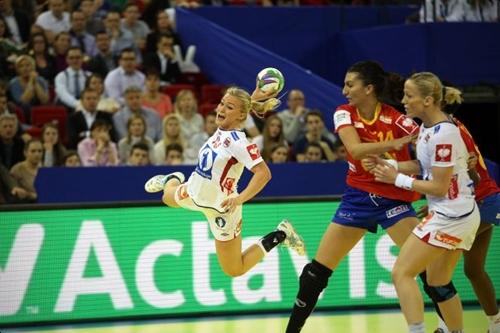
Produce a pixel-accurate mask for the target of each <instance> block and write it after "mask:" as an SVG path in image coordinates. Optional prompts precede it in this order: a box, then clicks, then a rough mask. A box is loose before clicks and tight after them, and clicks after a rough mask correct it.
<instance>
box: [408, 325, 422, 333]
mask: <svg viewBox="0 0 500 333" xmlns="http://www.w3.org/2000/svg"><path fill="white" fill-rule="evenodd" d="M408 332H410V333H425V325H424V323H419V324H410V325H408Z"/></svg>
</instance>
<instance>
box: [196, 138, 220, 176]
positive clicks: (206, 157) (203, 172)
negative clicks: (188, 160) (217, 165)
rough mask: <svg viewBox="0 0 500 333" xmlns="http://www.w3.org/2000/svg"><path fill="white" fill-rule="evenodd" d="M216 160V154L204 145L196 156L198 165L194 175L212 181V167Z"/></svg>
mask: <svg viewBox="0 0 500 333" xmlns="http://www.w3.org/2000/svg"><path fill="white" fill-rule="evenodd" d="M216 158H217V153H216V152H215V151H213V150H212V148H210V146H209V145H208V144H206V145H205V146H204V147H203V148H202V149H201V150H200V153H199V154H198V165H197V166H196V170H195V171H196V173H198V174H199V175H200V176H202V177H204V178H208V179H212V167H213V166H214V161H215V159H216Z"/></svg>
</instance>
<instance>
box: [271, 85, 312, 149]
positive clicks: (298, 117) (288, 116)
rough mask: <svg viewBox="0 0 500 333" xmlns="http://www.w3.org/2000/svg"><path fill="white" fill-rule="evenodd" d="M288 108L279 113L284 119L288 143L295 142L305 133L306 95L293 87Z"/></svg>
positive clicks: (289, 94) (284, 129)
mask: <svg viewBox="0 0 500 333" xmlns="http://www.w3.org/2000/svg"><path fill="white" fill-rule="evenodd" d="M287 106H288V108H287V109H285V110H283V111H280V112H278V113H277V115H278V117H280V118H281V120H282V121H283V133H284V135H285V139H286V140H287V141H288V143H294V142H295V141H296V140H297V139H298V138H299V137H300V136H301V135H302V134H304V133H305V115H306V113H307V112H308V111H309V109H307V108H306V107H305V97H304V93H303V92H302V91H301V90H298V89H293V90H291V91H290V92H289V93H288V99H287Z"/></svg>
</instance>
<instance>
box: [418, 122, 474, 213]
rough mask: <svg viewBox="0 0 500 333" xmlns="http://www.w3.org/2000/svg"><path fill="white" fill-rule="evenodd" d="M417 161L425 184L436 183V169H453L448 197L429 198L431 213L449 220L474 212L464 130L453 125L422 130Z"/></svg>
mask: <svg viewBox="0 0 500 333" xmlns="http://www.w3.org/2000/svg"><path fill="white" fill-rule="evenodd" d="M417 158H418V161H419V162H420V167H421V168H422V176H423V179H424V180H431V179H432V167H443V168H445V167H451V166H452V167H453V176H452V178H451V182H450V187H449V189H448V193H447V195H446V196H444V197H435V196H432V195H427V196H426V197H427V202H428V205H429V210H432V211H436V212H437V213H439V214H441V215H444V216H447V217H451V218H454V217H460V216H463V215H466V214H468V213H470V212H471V211H472V210H473V208H474V183H473V182H472V180H471V179H470V177H469V174H468V173H467V160H468V158H469V153H468V152H467V148H466V146H465V143H464V141H463V140H462V137H461V136H460V130H459V129H458V127H457V126H456V125H455V124H453V123H451V122H441V123H438V124H436V125H434V126H432V127H429V128H427V127H424V126H423V125H422V126H421V127H420V133H419V135H418V141H417Z"/></svg>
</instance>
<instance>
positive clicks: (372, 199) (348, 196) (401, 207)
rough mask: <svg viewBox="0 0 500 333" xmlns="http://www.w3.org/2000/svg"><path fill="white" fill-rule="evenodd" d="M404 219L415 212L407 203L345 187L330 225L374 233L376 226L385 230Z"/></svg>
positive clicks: (414, 215)
mask: <svg viewBox="0 0 500 333" xmlns="http://www.w3.org/2000/svg"><path fill="white" fill-rule="evenodd" d="M405 217H416V214H415V210H414V209H413V207H412V206H411V204H409V203H408V202H405V201H399V200H393V199H387V198H384V197H381V196H379V195H377V194H373V193H368V192H365V191H361V190H358V189H355V188H353V187H350V186H347V187H346V190H345V192H344V195H343V197H342V201H341V202H340V206H339V208H338V209H337V212H336V213H335V216H334V217H333V219H332V223H337V224H342V225H345V226H349V227H355V228H361V229H366V230H368V231H369V232H373V233H376V232H377V227H378V225H380V226H381V227H382V228H383V229H387V228H389V227H391V226H393V225H394V224H396V223H397V222H399V221H400V220H402V219H404V218H405Z"/></svg>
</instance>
